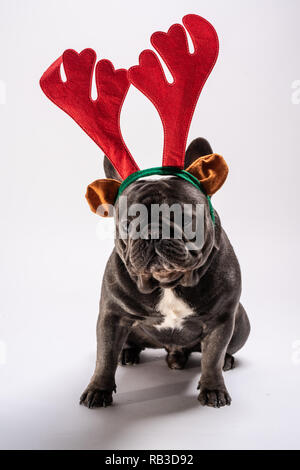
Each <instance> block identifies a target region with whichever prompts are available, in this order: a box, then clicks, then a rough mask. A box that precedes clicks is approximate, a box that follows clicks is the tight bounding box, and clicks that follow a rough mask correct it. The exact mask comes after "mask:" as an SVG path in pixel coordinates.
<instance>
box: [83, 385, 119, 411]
mask: <svg viewBox="0 0 300 470" xmlns="http://www.w3.org/2000/svg"><path fill="white" fill-rule="evenodd" d="M113 391H114V392H115V391H116V387H114V388H113V389H112V390H104V389H101V388H99V387H97V386H96V385H93V384H90V385H89V386H88V387H87V388H86V389H85V391H84V392H83V394H82V395H81V397H80V401H79V403H80V405H85V406H87V407H88V408H99V407H102V406H104V407H106V406H110V405H112V402H113V398H112V393H113Z"/></svg>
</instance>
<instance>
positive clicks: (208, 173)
mask: <svg viewBox="0 0 300 470" xmlns="http://www.w3.org/2000/svg"><path fill="white" fill-rule="evenodd" d="M185 171H188V172H189V173H191V175H193V176H195V177H196V178H197V179H198V180H199V181H200V183H201V185H202V186H203V188H204V190H205V192H206V194H207V196H211V195H212V194H214V193H215V192H216V191H218V189H220V187H221V186H222V184H223V183H224V181H225V180H226V178H227V175H228V166H227V163H226V162H225V160H224V158H223V157H221V155H218V154H216V153H212V154H211V155H204V156H203V157H199V158H197V160H195V161H194V162H193V163H192V164H191V165H190V166H189V167H188V168H186V170H185Z"/></svg>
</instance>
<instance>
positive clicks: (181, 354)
mask: <svg viewBox="0 0 300 470" xmlns="http://www.w3.org/2000/svg"><path fill="white" fill-rule="evenodd" d="M167 352H168V354H167V356H166V361H167V364H168V367H170V369H184V367H185V365H186V363H187V361H188V358H189V355H190V354H191V351H190V350H189V349H185V348H180V349H178V348H175V349H171V350H169V349H167Z"/></svg>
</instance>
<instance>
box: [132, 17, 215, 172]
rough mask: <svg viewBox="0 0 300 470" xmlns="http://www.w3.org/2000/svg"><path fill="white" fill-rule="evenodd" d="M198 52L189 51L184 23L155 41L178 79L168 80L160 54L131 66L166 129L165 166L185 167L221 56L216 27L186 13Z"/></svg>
mask: <svg viewBox="0 0 300 470" xmlns="http://www.w3.org/2000/svg"><path fill="white" fill-rule="evenodd" d="M183 24H184V26H185V27H186V29H187V30H188V32H189V34H190V36H191V38H192V41H193V44H194V53H192V54H191V53H190V52H189V48H188V42H187V37H186V32H185V30H184V28H183V26H181V25H179V24H175V25H173V26H171V28H170V29H169V31H168V32H167V33H162V32H157V33H154V34H153V35H152V36H151V43H152V45H153V47H154V48H155V49H156V51H157V52H158V53H159V54H160V56H161V57H162V59H163V60H164V61H165V62H166V64H167V66H168V68H169V70H170V72H171V74H172V75H173V79H174V82H173V83H168V82H167V80H166V78H165V75H164V72H163V69H162V67H161V64H160V62H159V60H158V58H157V56H156V54H155V53H154V52H153V51H151V50H145V51H143V52H142V53H141V55H140V60H139V65H137V66H134V67H131V68H130V69H129V75H128V76H129V80H130V82H131V83H133V85H134V86H136V87H137V88H138V89H139V90H140V91H141V92H142V93H144V94H145V95H146V96H147V97H148V98H149V99H150V100H151V101H152V103H153V104H154V106H155V107H156V109H157V111H158V112H159V115H160V117H161V120H162V124H163V128H164V153H163V166H177V167H180V168H183V165H184V155H185V147H186V140H187V135H188V131H189V127H190V123H191V119H192V117H193V113H194V109H195V106H196V103H197V101H198V97H199V95H200V92H201V90H202V88H203V85H204V83H205V82H206V80H207V78H208V76H209V74H210V72H211V70H212V68H213V66H214V64H215V62H216V60H217V56H218V50H219V43H218V36H217V33H216V31H215V29H214V28H213V26H212V25H211V24H210V23H208V21H206V20H205V19H204V18H201V17H200V16H197V15H186V16H185V17H184V18H183Z"/></svg>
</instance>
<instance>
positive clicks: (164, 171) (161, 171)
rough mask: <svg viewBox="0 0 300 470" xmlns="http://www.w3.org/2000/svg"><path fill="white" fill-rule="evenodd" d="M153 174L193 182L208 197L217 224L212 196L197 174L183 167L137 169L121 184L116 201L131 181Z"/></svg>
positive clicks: (210, 209) (212, 216)
mask: <svg viewBox="0 0 300 470" xmlns="http://www.w3.org/2000/svg"><path fill="white" fill-rule="evenodd" d="M152 175H163V176H168V175H171V176H178V177H179V178H182V179H184V180H185V181H187V182H188V183H191V184H192V185H194V186H195V187H196V188H198V189H199V190H200V191H201V192H202V193H203V194H204V195H205V196H206V198H207V201H208V205H209V211H210V215H211V219H212V221H213V223H214V224H215V214H214V209H213V206H212V203H211V199H210V196H208V195H207V194H206V193H205V191H204V189H203V187H202V185H201V183H200V181H199V180H198V179H197V178H196V177H195V176H193V175H192V174H191V173H189V172H188V171H185V170H182V169H181V168H178V167H176V166H157V167H155V168H147V169H145V170H139V171H135V172H134V173H131V174H130V175H129V176H128V177H127V178H126V179H125V180H124V181H123V182H122V184H121V185H120V188H119V191H118V194H117V197H116V201H117V199H118V197H119V196H120V195H121V194H122V192H123V191H124V190H125V189H126V188H127V187H128V186H129V185H130V184H131V183H133V182H134V181H136V180H138V179H140V178H145V177H146V176H152Z"/></svg>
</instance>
